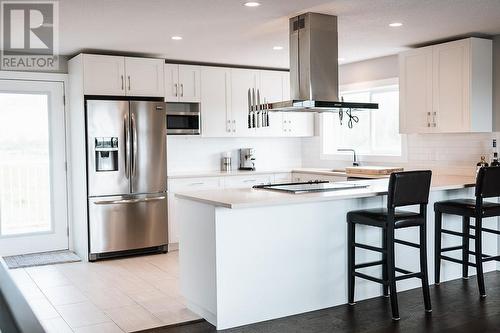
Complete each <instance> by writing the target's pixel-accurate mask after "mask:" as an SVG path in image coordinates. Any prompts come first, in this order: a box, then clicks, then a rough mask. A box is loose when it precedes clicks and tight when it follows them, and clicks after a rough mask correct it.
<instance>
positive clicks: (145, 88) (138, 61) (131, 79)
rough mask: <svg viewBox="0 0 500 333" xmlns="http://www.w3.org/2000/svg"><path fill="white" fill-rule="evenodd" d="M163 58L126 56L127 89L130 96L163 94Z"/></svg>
mask: <svg viewBox="0 0 500 333" xmlns="http://www.w3.org/2000/svg"><path fill="white" fill-rule="evenodd" d="M163 65H164V62H163V60H162V59H147V58H131V57H125V74H126V75H127V82H126V91H127V95H129V96H163V91H164V83H163Z"/></svg>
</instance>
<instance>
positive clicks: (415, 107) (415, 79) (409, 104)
mask: <svg viewBox="0 0 500 333" xmlns="http://www.w3.org/2000/svg"><path fill="white" fill-rule="evenodd" d="M399 93H400V98H399V104H400V106H399V132H400V133H429V132H433V131H435V127H434V122H433V121H432V119H433V118H432V114H431V113H432V47H424V48H419V49H416V50H411V51H408V52H404V53H401V54H400V55H399Z"/></svg>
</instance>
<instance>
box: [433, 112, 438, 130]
mask: <svg viewBox="0 0 500 333" xmlns="http://www.w3.org/2000/svg"><path fill="white" fill-rule="evenodd" d="M436 114H437V113H436V111H434V112H432V127H436Z"/></svg>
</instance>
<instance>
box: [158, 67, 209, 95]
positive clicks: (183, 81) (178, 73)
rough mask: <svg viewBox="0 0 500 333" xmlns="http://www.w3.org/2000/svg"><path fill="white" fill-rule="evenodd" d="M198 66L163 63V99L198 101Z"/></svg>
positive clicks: (199, 88)
mask: <svg viewBox="0 0 500 333" xmlns="http://www.w3.org/2000/svg"><path fill="white" fill-rule="evenodd" d="M200 92H201V87H200V66H191V65H178V64H165V101H166V102H183V103H198V102H200Z"/></svg>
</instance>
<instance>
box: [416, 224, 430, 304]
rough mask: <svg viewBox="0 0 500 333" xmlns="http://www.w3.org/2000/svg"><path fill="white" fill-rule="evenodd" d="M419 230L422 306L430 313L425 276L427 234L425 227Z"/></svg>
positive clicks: (428, 293) (427, 279) (426, 276)
mask: <svg viewBox="0 0 500 333" xmlns="http://www.w3.org/2000/svg"><path fill="white" fill-rule="evenodd" d="M419 229H420V272H421V273H422V292H423V294H424V306H425V311H426V312H432V306H431V295H430V292H429V277H428V274H427V234H426V232H425V229H426V228H425V225H422V226H420V227H419Z"/></svg>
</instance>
